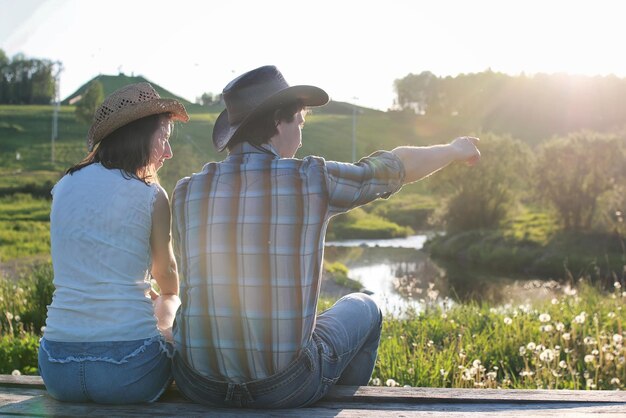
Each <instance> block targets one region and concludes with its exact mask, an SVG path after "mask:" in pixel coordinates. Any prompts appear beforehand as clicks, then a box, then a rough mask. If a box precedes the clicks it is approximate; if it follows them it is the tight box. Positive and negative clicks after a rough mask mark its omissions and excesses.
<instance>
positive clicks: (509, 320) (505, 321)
mask: <svg viewBox="0 0 626 418" xmlns="http://www.w3.org/2000/svg"><path fill="white" fill-rule="evenodd" d="M512 323H513V320H512V319H511V318H509V317H508V316H507V317H505V318H504V325H511V324H512Z"/></svg>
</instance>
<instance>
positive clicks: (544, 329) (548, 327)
mask: <svg viewBox="0 0 626 418" xmlns="http://www.w3.org/2000/svg"><path fill="white" fill-rule="evenodd" d="M539 329H540V331H541V332H552V329H553V327H552V325H550V324H548V325H542V326H541V327H540V328H539Z"/></svg>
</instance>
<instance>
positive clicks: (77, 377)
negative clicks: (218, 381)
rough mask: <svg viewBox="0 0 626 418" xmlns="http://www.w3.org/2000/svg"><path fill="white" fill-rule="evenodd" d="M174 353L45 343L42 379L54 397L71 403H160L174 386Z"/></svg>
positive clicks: (148, 343) (161, 347) (151, 346)
mask: <svg viewBox="0 0 626 418" xmlns="http://www.w3.org/2000/svg"><path fill="white" fill-rule="evenodd" d="M172 352H173V347H172V345H171V344H170V343H167V342H165V340H164V339H163V337H162V336H161V335H158V336H155V337H152V338H149V339H147V340H137V341H111V342H92V343H83V342H56V341H48V340H46V339H45V338H42V339H41V342H40V345H39V373H40V374H41V377H42V378H43V381H44V383H45V385H46V389H47V391H48V393H49V394H50V396H52V397H53V398H55V399H57V400H60V401H67V402H97V403H105V404H128V403H139V402H154V401H156V400H157V399H158V398H159V396H161V394H162V393H163V392H164V391H165V389H166V388H167V387H168V386H169V385H170V383H171V382H172V373H171V357H172Z"/></svg>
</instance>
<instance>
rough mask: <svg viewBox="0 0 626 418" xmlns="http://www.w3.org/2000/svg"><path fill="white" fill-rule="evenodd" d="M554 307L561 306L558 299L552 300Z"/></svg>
mask: <svg viewBox="0 0 626 418" xmlns="http://www.w3.org/2000/svg"><path fill="white" fill-rule="evenodd" d="M551 302H552V304H553V305H558V304H559V300H558V299H557V298H552V300H551Z"/></svg>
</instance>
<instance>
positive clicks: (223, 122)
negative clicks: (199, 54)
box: [213, 65, 329, 151]
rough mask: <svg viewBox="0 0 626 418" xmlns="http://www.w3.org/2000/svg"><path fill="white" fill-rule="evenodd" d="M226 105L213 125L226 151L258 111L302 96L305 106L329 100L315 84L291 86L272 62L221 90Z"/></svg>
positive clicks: (218, 144)
mask: <svg viewBox="0 0 626 418" xmlns="http://www.w3.org/2000/svg"><path fill="white" fill-rule="evenodd" d="M222 97H223V98H224V103H225V104H226V109H225V110H224V111H223V112H222V113H220V115H219V116H218V117H217V120H216V121H215V127H214V128H213V145H215V148H217V150H218V151H223V150H224V148H226V145H228V143H229V142H230V141H231V140H232V139H233V138H234V137H236V135H237V133H238V132H239V130H240V128H241V127H242V126H244V125H245V124H246V123H248V122H249V121H250V120H252V119H253V117H254V116H256V115H258V114H259V113H261V112H263V111H265V110H270V109H272V108H278V107H279V106H282V105H285V104H289V103H292V102H294V101H296V100H301V101H302V103H303V104H304V106H322V105H325V104H326V103H328V100H329V98H328V94H327V93H326V92H325V91H324V90H322V89H320V88H319V87H315V86H306V85H302V86H289V84H287V81H285V78H284V77H283V75H282V74H281V73H280V71H278V69H277V68H276V67H274V66H273V65H267V66H264V67H259V68H257V69H254V70H252V71H249V72H247V73H245V74H243V75H241V76H239V77H237V78H236V79H234V80H233V81H231V82H230V83H228V85H227V86H226V87H224V90H223V92H222Z"/></svg>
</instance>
